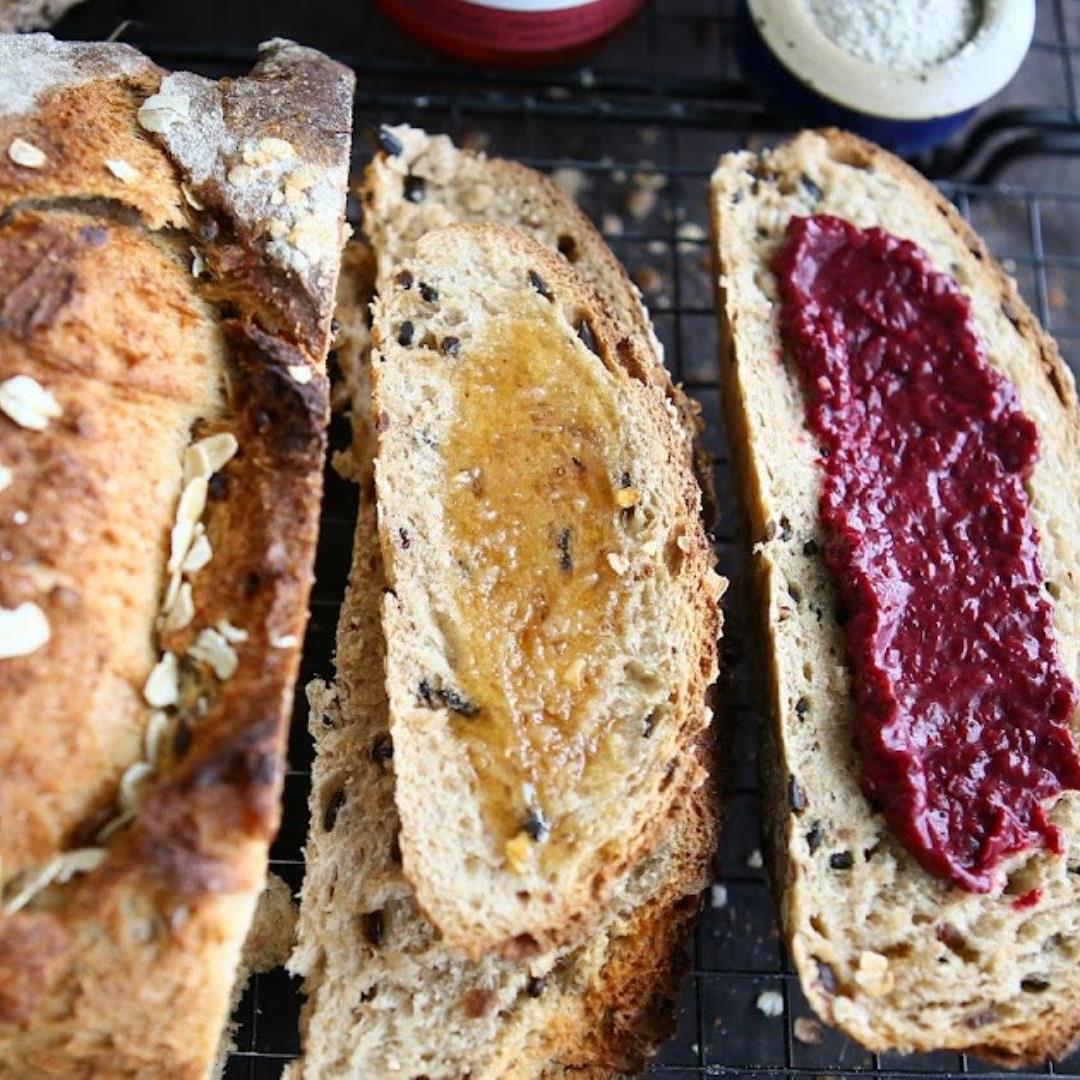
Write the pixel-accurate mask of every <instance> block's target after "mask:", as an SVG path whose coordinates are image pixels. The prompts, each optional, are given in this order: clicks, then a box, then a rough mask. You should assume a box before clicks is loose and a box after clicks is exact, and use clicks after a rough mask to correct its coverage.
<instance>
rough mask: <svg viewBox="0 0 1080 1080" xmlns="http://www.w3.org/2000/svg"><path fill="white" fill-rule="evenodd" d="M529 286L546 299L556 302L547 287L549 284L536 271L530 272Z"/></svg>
mask: <svg viewBox="0 0 1080 1080" xmlns="http://www.w3.org/2000/svg"><path fill="white" fill-rule="evenodd" d="M529 284H530V285H531V286H532V287H533V288H534V289H535V290H536V291H537V292H538V293H539V294H540V295H541V296H542V297H543V298H544V299H545V300H554V299H555V297H554V296H552V295H551V290H550V289H549V288H548V287H547V282H546V281H544V279H543V278H542V277H541V276H540V275H539V274H538V273H537V272H536V271H535V270H530V271H529Z"/></svg>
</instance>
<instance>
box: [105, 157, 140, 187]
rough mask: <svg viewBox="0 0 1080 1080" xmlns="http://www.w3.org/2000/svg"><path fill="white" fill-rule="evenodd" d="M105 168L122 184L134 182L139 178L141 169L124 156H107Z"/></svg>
mask: <svg viewBox="0 0 1080 1080" xmlns="http://www.w3.org/2000/svg"><path fill="white" fill-rule="evenodd" d="M105 168H106V169H108V170H109V172H111V173H112V174H113V176H115V177H116V179H117V180H119V181H120V183H122V184H134V183H135V182H136V181H137V180H138V179H139V170H138V169H136V168H135V166H134V165H129V164H128V163H127V162H126V161H125V160H124V159H123V158H106V159H105Z"/></svg>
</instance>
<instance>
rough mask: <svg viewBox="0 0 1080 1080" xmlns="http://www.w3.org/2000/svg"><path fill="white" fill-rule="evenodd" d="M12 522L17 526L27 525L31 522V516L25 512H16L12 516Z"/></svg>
mask: <svg viewBox="0 0 1080 1080" xmlns="http://www.w3.org/2000/svg"><path fill="white" fill-rule="evenodd" d="M11 520H12V521H13V522H14V523H15V524H16V525H25V524H26V523H27V522H28V521H29V520H30V515H29V514H28V513H27V512H26V511H25V510H16V511H15V513H14V514H12V515H11Z"/></svg>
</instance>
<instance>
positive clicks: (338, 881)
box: [290, 243, 716, 1080]
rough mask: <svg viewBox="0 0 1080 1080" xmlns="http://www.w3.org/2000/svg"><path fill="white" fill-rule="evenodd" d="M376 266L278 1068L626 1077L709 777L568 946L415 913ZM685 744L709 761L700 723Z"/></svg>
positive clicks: (710, 789)
mask: <svg viewBox="0 0 1080 1080" xmlns="http://www.w3.org/2000/svg"><path fill="white" fill-rule="evenodd" d="M371 269H372V268H371V265H370V258H369V256H368V254H367V252H366V249H365V248H364V247H363V246H362V245H360V244H359V243H357V244H354V245H351V246H350V249H349V250H348V252H347V256H346V262H345V267H344V270H343V276H342V289H341V292H340V296H339V300H340V302H339V307H338V319H339V321H340V323H341V325H342V336H341V340H340V346H339V349H338V359H339V362H340V365H341V368H342V370H343V372H344V374H345V377H346V379H345V381H346V384H347V385H348V386H349V388H350V390H351V399H352V404H353V414H352V420H353V446H352V448H351V450H350V452H349V453H347V454H344V455H342V456H341V457H340V458H339V459H338V465H339V468H341V469H342V471H344V472H347V473H348V475H350V476H351V477H352V478H353V479H355V480H356V481H357V482H358V483H359V485H360V508H359V517H358V521H357V529H356V537H355V542H354V547H353V568H352V573H351V575H350V584H349V588H348V590H347V592H346V596H345V602H344V605H343V607H342V611H341V619H340V623H339V626H338V649H337V662H336V669H337V675H336V679H335V682H334V684H333V685H332V686H327V685H326V684H324V683H321V682H316V683H314V684H312V686H311V687H310V688H309V697H310V699H311V702H312V715H311V731H312V735H313V737H314V739H315V744H316V759H315V764H314V767H313V774H312V794H311V811H312V818H311V820H312V824H311V830H310V833H309V836H308V841H307V848H306V856H307V872H306V874H305V878H304V890H303V894H302V902H301V912H300V922H299V928H298V942H297V946H296V950H295V952H294V954H293V958H292V961H291V965H290V966H291V968H292V970H293V971H294V972H295V973H297V974H302V975H303V976H304V992H305V995H306V997H307V1002H306V1004H305V1007H304V1011H303V1015H302V1019H301V1032H302V1038H303V1056H302V1058H301V1059H300V1060H299V1061H298V1062H297V1063H295V1064H294V1065H293V1066H292V1067H291V1068H292V1070H293V1071H292V1073H291V1075H293V1076H295V1077H297V1078H299V1077H304V1078H314V1077H320V1078H321V1077H332V1076H340V1077H344V1076H358V1077H359V1076H387V1075H394V1076H400V1077H403V1078H405V1077H420V1076H426V1077H429V1078H430V1080H457V1078H459V1077H461V1076H465V1075H469V1076H472V1077H473V1078H474V1080H495V1078H500V1080H501V1078H504V1077H508V1076H513V1077H521V1078H526V1077H529V1078H538V1077H560V1076H567V1075H573V1076H575V1077H582V1076H588V1077H596V1078H600V1077H609V1076H612V1075H614V1074H616V1073H619V1074H622V1073H636V1072H638V1071H640V1069H641V1068H643V1067H644V1064H645V1062H646V1061H647V1059H648V1057H649V1055H650V1054H651V1053H652V1052H653V1051H654V1050H655V1049H656V1046H657V1044H658V1043H659V1041H660V1040H661V1039H662V1038H663V1037H664V1036H665V1035H666V1034H667V1033H668V1032H669V1031H670V1030H671V1025H672V1021H673V1015H674V1002H675V999H676V995H677V990H678V980H679V975H680V972H681V970H682V966H683V942H684V939H685V936H686V933H687V930H688V928H689V927H690V925H691V923H692V921H693V918H694V915H695V913H696V911H697V907H698V893H699V892H700V891H701V889H702V888H703V887H704V886H705V884H706V883H707V881H708V873H709V860H710V857H711V853H712V851H713V848H714V846H715V842H716V801H715V790H714V786H713V784H712V781H711V776H710V779H709V781H707V782H706V783H705V784H703V785H702V786H700V787H699V788H697V789H696V790H695V791H694V792H693V794H692V795H691V797H690V798H688V799H687V800H685V801H684V803H683V804H682V806H681V808H680V811H679V812H678V813H677V814H676V816H675V817H674V818H673V820H672V821H671V824H670V826H669V827H668V829H667V831H666V833H665V836H664V838H663V840H662V841H661V842H660V843H659V845H658V846H657V848H656V850H655V852H654V853H653V854H652V855H651V856H650V857H649V858H647V859H644V860H642V861H641V862H640V863H639V864H638V865H637V866H636V867H635V868H634V869H633V870H632V871H631V872H630V874H629V875H628V877H627V879H626V882H625V884H624V885H623V886H622V888H620V889H619V890H618V891H617V892H616V894H615V895H614V896H613V897H612V900H611V902H610V904H609V905H608V907H607V910H606V911H605V913H604V915H603V918H602V920H601V922H600V924H599V925H598V927H597V928H596V930H595V931H594V932H593V933H592V934H591V935H590V936H589V937H588V938H587V939H586V940H585V941H584V942H583V943H582V944H581V945H579V946H577V947H575V948H573V949H563V950H555V951H552V952H550V953H547V954H545V955H543V956H539V957H534V958H532V959H530V960H528V961H515V960H508V959H505V958H502V957H496V956H488V957H485V958H482V959H481V960H478V961H472V960H469V959H467V958H466V957H463V956H461V955H460V954H459V953H457V952H455V951H454V950H452V949H451V948H449V947H448V945H447V943H446V942H445V941H444V940H443V939H442V938H441V936H440V935H439V933H438V932H437V931H436V930H435V928H434V927H433V926H432V925H431V923H430V922H429V921H428V920H427V919H426V918H425V917H424V915H423V913H422V912H421V911H420V910H419V908H418V907H417V903H416V900H415V897H414V895H413V892H412V889H411V887H410V885H409V883H408V881H407V880H406V879H405V876H404V874H403V872H402V866H401V851H400V847H399V842H398V828H399V820H398V814H397V808H396V806H395V801H394V787H395V770H396V759H395V755H394V748H393V743H392V741H391V740H390V737H389V729H390V715H389V704H388V701H387V695H386V689H385V677H384V670H385V669H384V663H385V653H386V646H385V641H384V638H383V629H382V621H381V618H380V612H381V602H382V590H383V587H384V584H385V583H384V578H383V572H382V559H381V555H380V552H379V543H378V536H377V530H376V523H375V505H374V488H373V485H372V468H373V464H372V459H373V454H374V450H375V440H374V432H373V430H372V426H371V424H370V422H369V419H368V418H369V417H370V393H369V377H368V376H369V366H368V360H369V356H370V353H369V350H368V347H367V338H368V331H367V328H366V324H365V318H364V314H365V312H366V308H367V304H368V301H369V299H370V294H371V280H370V278H371ZM692 752H693V753H695V754H697V755H698V758H699V761H700V762H701V764H702V766H703V767H704V768H706V769H707V770H710V772H711V771H712V769H713V763H712V755H713V746H712V739H711V729H710V730H706V731H705V732H703V733H702V734H701V737H700V738H699V741H698V743H697V745H696V746H695V747H693V748H692Z"/></svg>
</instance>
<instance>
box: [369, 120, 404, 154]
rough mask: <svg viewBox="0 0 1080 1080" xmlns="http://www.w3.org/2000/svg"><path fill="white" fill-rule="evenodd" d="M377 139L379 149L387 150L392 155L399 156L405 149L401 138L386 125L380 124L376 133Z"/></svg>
mask: <svg viewBox="0 0 1080 1080" xmlns="http://www.w3.org/2000/svg"><path fill="white" fill-rule="evenodd" d="M375 140H376V142H378V144H379V149H380V150H383V151H385V152H386V153H387V154H389V155H390V156H391V157H397V156H398V154H400V153H401V152H402V150H404V149H405V147H404V145H403V144H402V142H401V140H400V139H399V138H398V137H397V136H396V135H395V134H394V133H393V132H392V131H391V130H390V129H389V128H388V127H387V126H386V125H385V124H380V125H379V128H378V130H377V131H376V133H375Z"/></svg>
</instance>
